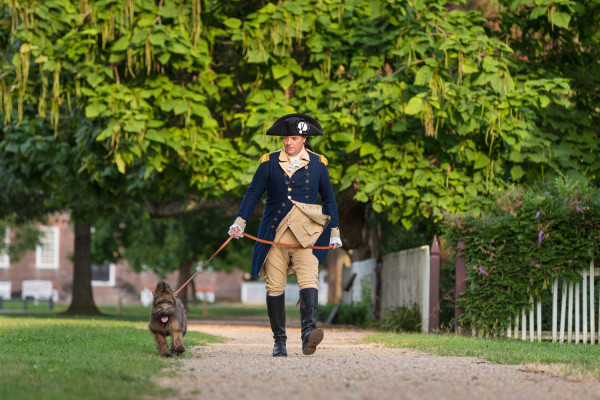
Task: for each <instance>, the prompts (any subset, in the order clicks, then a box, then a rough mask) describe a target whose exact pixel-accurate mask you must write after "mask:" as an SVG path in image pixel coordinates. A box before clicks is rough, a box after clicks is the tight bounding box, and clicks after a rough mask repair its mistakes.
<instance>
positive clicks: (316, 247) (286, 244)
mask: <svg viewBox="0 0 600 400" xmlns="http://www.w3.org/2000/svg"><path fill="white" fill-rule="evenodd" d="M242 235H244V236H246V237H247V238H250V239H252V240H255V241H257V242H261V243H265V244H270V245H274V246H281V247H294V248H296V249H302V248H304V249H316V250H331V249H332V248H333V246H332V245H329V246H308V247H302V246H301V245H299V244H289V243H278V242H271V241H270V240H264V239H259V238H257V237H255V236H252V235H249V234H247V233H246V232H242Z"/></svg>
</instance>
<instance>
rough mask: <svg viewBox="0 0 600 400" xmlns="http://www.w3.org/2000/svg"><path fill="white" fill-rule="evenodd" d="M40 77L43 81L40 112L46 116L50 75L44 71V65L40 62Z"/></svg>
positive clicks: (39, 104)
mask: <svg viewBox="0 0 600 400" xmlns="http://www.w3.org/2000/svg"><path fill="white" fill-rule="evenodd" d="M40 79H41V81H42V93H41V94H40V97H39V99H38V113H39V114H40V115H41V116H42V117H43V118H46V96H47V95H48V77H47V76H46V74H45V73H44V66H43V65H42V64H40Z"/></svg>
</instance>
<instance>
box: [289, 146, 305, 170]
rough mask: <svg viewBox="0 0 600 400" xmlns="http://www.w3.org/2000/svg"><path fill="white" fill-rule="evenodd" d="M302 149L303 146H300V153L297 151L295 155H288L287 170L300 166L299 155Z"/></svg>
mask: <svg viewBox="0 0 600 400" xmlns="http://www.w3.org/2000/svg"><path fill="white" fill-rule="evenodd" d="M303 151H304V147H302V151H301V152H300V153H298V154H297V155H296V156H295V157H290V156H289V155H288V157H289V159H290V165H288V167H287V170H288V171H290V172H293V171H294V170H296V169H298V168H300V156H301V155H302V152H303Z"/></svg>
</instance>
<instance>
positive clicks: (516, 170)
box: [510, 165, 525, 181]
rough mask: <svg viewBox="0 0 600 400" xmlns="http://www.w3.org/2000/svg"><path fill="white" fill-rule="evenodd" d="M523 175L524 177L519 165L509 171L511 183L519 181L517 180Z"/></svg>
mask: <svg viewBox="0 0 600 400" xmlns="http://www.w3.org/2000/svg"><path fill="white" fill-rule="evenodd" d="M523 175H525V171H523V168H521V166H520V165H515V166H514V167H512V168H511V169H510V176H511V177H512V179H513V181H517V180H519V178H521V177H522V176H523Z"/></svg>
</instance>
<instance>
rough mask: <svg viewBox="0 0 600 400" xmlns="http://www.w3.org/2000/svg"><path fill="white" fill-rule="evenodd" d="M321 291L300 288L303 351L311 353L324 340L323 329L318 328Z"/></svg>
mask: <svg viewBox="0 0 600 400" xmlns="http://www.w3.org/2000/svg"><path fill="white" fill-rule="evenodd" d="M318 300H319V291H318V290H317V289H315V288H306V289H302V290H300V324H301V325H302V352H303V353H304V354H307V355H310V354H313V353H314V352H315V351H317V345H318V344H319V343H321V340H323V329H321V328H317V305H318Z"/></svg>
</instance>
